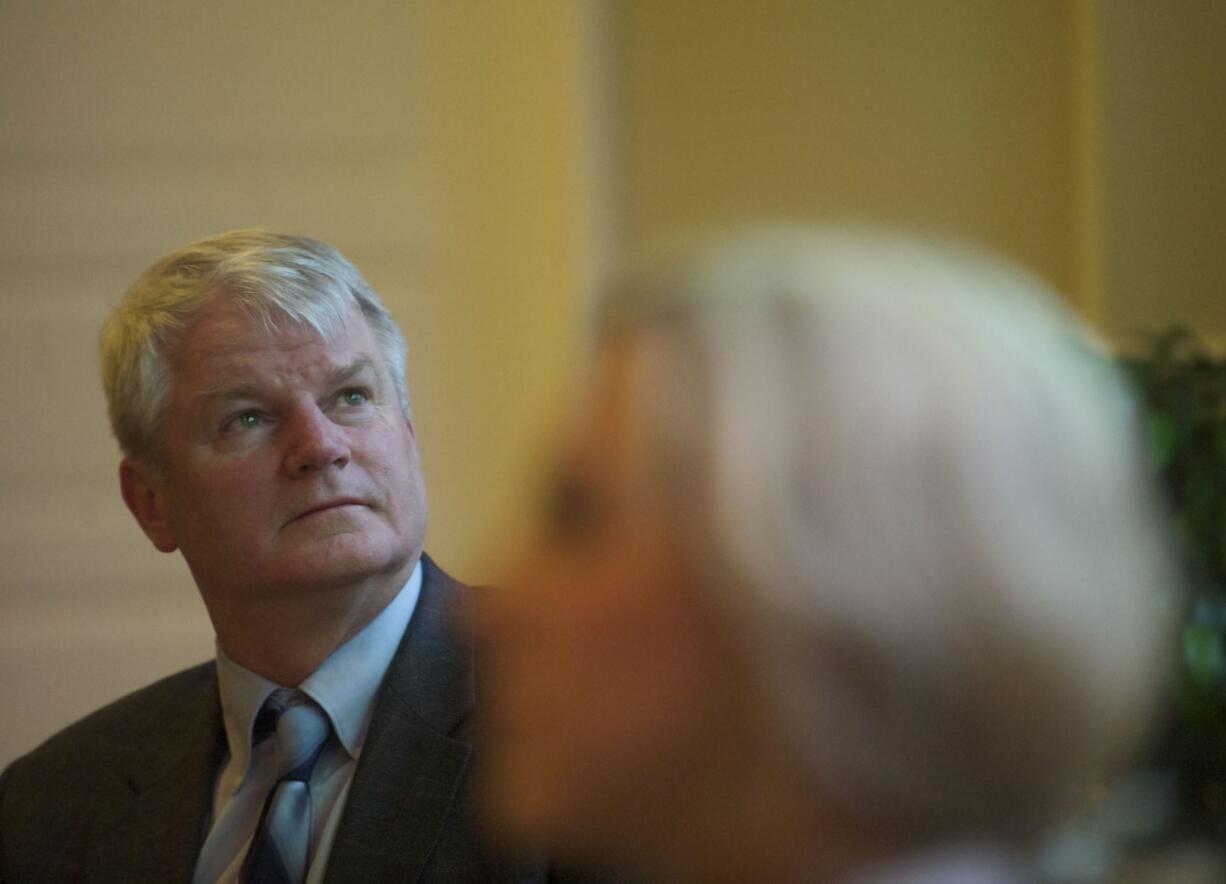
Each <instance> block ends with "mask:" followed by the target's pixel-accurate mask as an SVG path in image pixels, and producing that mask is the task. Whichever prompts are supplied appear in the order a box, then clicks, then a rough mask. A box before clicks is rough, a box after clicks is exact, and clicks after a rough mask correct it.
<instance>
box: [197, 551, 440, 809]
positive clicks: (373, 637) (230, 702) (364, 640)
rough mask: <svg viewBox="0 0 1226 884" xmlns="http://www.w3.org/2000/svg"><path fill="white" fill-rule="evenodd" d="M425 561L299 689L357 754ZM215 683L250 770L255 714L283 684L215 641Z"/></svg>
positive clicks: (240, 760) (232, 740)
mask: <svg viewBox="0 0 1226 884" xmlns="http://www.w3.org/2000/svg"><path fill="white" fill-rule="evenodd" d="M421 581H422V573H421V561H420V560H419V561H418V563H417V564H416V566H414V568H413V573H412V575H410V577H409V580H408V582H407V583H406V584H405V585H404V586H403V587H402V588H401V590H400V592H399V593H397V594H396V597H395V598H394V599H392V601H391V602H389V603H388V605H387V607H385V608H384V609H383V610H382V611H381V612H379V614H378V615H377V616H376V617H375V618H374V619H373V620H371V621H370V622H369V623H367V624H366V625H365V626H364V627H362V629H361V630H359V631H358V633H357V634H356V635H354V636H353V637H352V638H350V639H349V640H348V641H347V642H345V643H344V644H343V645H341V646H340V647H339V648H337V649H336V650H335V651H333V652H332V654H331V655H329V657H328V658H327V659H326V660H324V662H323V663H322V664H321V665H320V667H319V668H318V669H316V670H315V672H313V673H312V674H311V675H310V676H308V677H307V679H306V680H305V681H303V682H302V684H301V685H299V686H298V689H299V690H301V691H302V692H303V693H305V694H306V695H307V696H309V697H310V698H311V699H312V700H314V701H315V702H316V703H318V704H319V706H320V708H322V709H323V710H324V712H325V714H327V716H328V718H329V720H330V721H331V722H332V730H333V732H334V733H335V734H336V736H337V739H338V740H339V741H340V744H341V746H343V747H344V749H345V751H346V752H347V753H348V754H349V757H350V758H353V759H356V758H357V757H358V756H359V755H360V754H361V752H362V744H363V742H365V740H366V731H367V729H368V728H369V727H370V719H371V716H372V715H373V713H374V702H375V695H376V694H377V693H378V692H379V686H380V685H381V684H382V683H383V676H384V675H385V674H386V673H387V667H388V666H389V665H390V664H391V662H392V657H393V656H395V654H396V649H397V648H398V647H399V646H400V640H401V639H402V638H403V637H404V633H405V630H406V629H407V628H408V625H409V620H410V619H411V618H412V616H413V611H414V610H415V609H416V607H417V599H418V597H419V596H420V595H421ZM217 683H218V688H219V689H220V692H221V711H222V718H223V720H224V722H225V729H226V743H227V744H228V746H229V749H230V758H231V760H232V762H233V763H234V765H235V766H236V767H237V769H238V770H242V771H244V772H245V773H244V776H243V777H242V779H241V780H240V782H239V785H240V786H241V784H242V782H245V781H246V779H247V775H248V774H250V763H251V749H252V746H251V737H252V733H251V732H252V728H253V726H254V724H255V717H256V715H257V714H259V711H260V709H261V707H263V705H264V701H265V700H267V699H268V695H269V694H271V693H272V692H273V691H275V690H276V689H277V688H278V687H280V686H279V685H277V684H276V683H274V682H272V681H269V680H268V679H266V678H264V677H263V676H262V675H257V674H256V673H254V672H252V671H251V670H250V669H247V668H246V667H245V666H242V665H240V664H238V663H236V662H234V661H233V660H232V659H230V657H229V656H228V655H227V654H226V652H225V651H223V650H222V649H221V646H220V645H219V646H218V647H217Z"/></svg>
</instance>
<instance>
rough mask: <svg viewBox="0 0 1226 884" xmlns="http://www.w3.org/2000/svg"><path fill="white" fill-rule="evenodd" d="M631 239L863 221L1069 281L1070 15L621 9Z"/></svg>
mask: <svg viewBox="0 0 1226 884" xmlns="http://www.w3.org/2000/svg"><path fill="white" fill-rule="evenodd" d="M617 8H618V9H620V10H621V13H622V14H621V16H620V22H619V25H620V27H619V28H618V31H617V33H618V36H619V40H620V44H621V45H622V46H623V53H622V56H621V64H620V65H619V69H618V74H617V75H618V77H619V78H620V83H621V84H622V96H623V98H622V103H621V112H622V121H623V126H622V127H621V129H620V130H619V132H618V137H619V139H620V144H621V146H622V152H621V157H622V163H623V165H622V172H623V178H622V184H623V189H622V191H621V198H622V203H621V204H622V206H623V208H624V215H623V221H624V224H625V231H626V237H627V239H628V240H629V241H630V242H632V243H633V242H639V241H641V240H644V239H649V238H651V237H653V236H655V235H657V234H659V233H661V232H663V231H668V230H672V229H675V228H678V227H686V226H689V225H693V224H696V223H705V222H710V221H718V222H726V221H739V220H744V219H754V218H759V217H764V216H765V217H769V216H777V215H779V214H781V213H782V214H786V215H790V216H795V217H800V218H810V219H842V218H846V217H852V218H859V219H863V220H865V221H869V222H877V223H887V224H902V225H907V226H913V227H920V228H928V229H934V230H938V231H948V232H951V233H954V234H958V235H961V236H967V237H971V238H973V239H976V240H978V241H980V242H983V243H986V244H988V245H990V246H993V247H995V248H997V249H1001V250H1003V251H1004V252H1006V253H1008V254H1010V255H1012V256H1014V257H1015V258H1017V259H1018V260H1021V261H1023V262H1025V263H1026V264H1028V265H1031V266H1032V267H1034V268H1035V269H1037V270H1038V271H1039V272H1040V273H1041V274H1043V275H1044V276H1045V277H1046V278H1047V279H1048V280H1050V281H1051V282H1053V283H1054V284H1055V285H1057V286H1059V287H1060V288H1062V289H1064V290H1068V289H1069V288H1071V287H1072V285H1073V283H1074V280H1075V273H1074V262H1075V260H1076V257H1077V256H1076V254H1075V253H1074V252H1075V237H1074V236H1073V224H1074V220H1073V203H1072V196H1071V192H1072V188H1071V183H1072V175H1073V172H1074V169H1073V165H1072V161H1073V157H1074V148H1073V139H1074V136H1075V129H1074V125H1073V118H1072V115H1073V112H1074V109H1075V105H1074V100H1073V91H1072V88H1071V87H1072V84H1073V83H1074V79H1075V73H1076V67H1075V64H1074V48H1075V36H1076V35H1075V32H1074V28H1073V14H1072V13H1073V6H1072V5H1071V4H1070V3H1068V2H1067V0H1041V2H1026V3H1017V2H1013V0H989V2H967V0H862V2H854V3H834V2H830V3H814V2H806V0H796V2H774V3H766V4H760V3H743V2H738V0H672V2H668V3H658V2H654V0H627V2H625V3H621V4H618V5H617Z"/></svg>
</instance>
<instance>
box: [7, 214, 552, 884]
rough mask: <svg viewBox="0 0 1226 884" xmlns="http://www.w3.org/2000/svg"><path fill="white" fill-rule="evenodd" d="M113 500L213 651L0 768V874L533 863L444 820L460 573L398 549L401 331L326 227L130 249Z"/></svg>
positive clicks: (111, 353) (421, 526)
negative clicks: (179, 583) (180, 577)
mask: <svg viewBox="0 0 1226 884" xmlns="http://www.w3.org/2000/svg"><path fill="white" fill-rule="evenodd" d="M101 352H102V365H103V381H104V386H105V389H106V395H107V401H108V405H109V411H110V417H111V422H112V427H113V429H114V432H115V435H116V437H117V439H118V440H119V444H120V447H121V448H122V451H123V458H122V461H121V463H120V468H119V479H120V488H121V491H122V494H123V499H124V501H125V503H126V504H127V505H128V508H129V509H130V510H131V512H132V514H133V516H134V517H135V518H136V520H137V522H138V523H139V524H140V526H141V528H142V529H143V530H144V532H145V534H146V535H147V536H148V538H149V540H150V541H151V542H152V543H153V545H154V546H155V547H156V548H157V549H158V550H160V551H162V552H166V553H170V552H174V551H175V550H178V551H180V552H181V553H182V554H183V557H184V559H185V560H186V561H187V564H188V566H189V568H190V570H191V573H192V576H193V578H194V580H195V582H196V584H197V587H198V589H199V591H200V595H201V598H202V599H203V601H204V603H205V606H206V607H207V609H208V613H209V616H210V618H211V620H212V622H213V625H214V627H215V629H216V634H217V654H216V660H215V661H210V662H208V663H205V664H202V665H200V666H197V667H195V668H193V669H189V670H187V671H185V672H182V673H179V674H177V675H173V676H171V677H169V678H167V679H164V680H162V681H159V682H157V683H156V684H154V685H152V686H150V687H147V688H145V689H144V690H141V691H138V692H136V693H135V694H132V695H130V696H128V697H125V698H124V699H121V700H119V701H118V702H116V703H113V704H111V705H110V706H107V707H106V708H104V709H102V710H100V711H98V712H96V713H94V714H93V715H90V716H89V717H87V718H85V719H84V720H82V721H80V722H78V723H77V724H75V725H73V726H72V727H70V728H68V729H66V730H65V731H63V732H61V733H60V734H58V735H56V736H54V737H52V738H51V739H50V740H48V741H47V742H46V743H45V744H43V745H42V746H41V747H39V748H38V749H36V750H35V751H34V752H32V753H31V754H29V755H27V756H26V757H24V758H22V759H19V760H18V761H16V762H14V763H13V765H12V766H11V767H10V768H9V769H8V770H6V771H5V772H4V775H3V780H2V781H0V880H3V881H5V882H8V884H20V882H26V881H117V882H118V881H123V882H132V881H183V882H187V881H193V882H196V884H213V882H233V881H238V882H244V884H245V882H266V881H267V882H271V881H277V882H292V884H302V882H304V881H305V882H320V881H327V882H341V881H355V882H359V881H360V882H380V881H444V880H445V881H448V882H485V881H494V880H499V881H503V880H512V879H513V880H515V881H545V880H547V879H550V880H557V878H556V876H554V875H551V874H549V873H548V872H547V871H546V869H545V868H544V867H543V866H540V867H539V868H529V867H525V866H522V865H517V866H511V865H510V864H509V863H508V862H506V861H505V860H504V859H503V858H499V857H496V856H495V855H494V854H492V853H491V852H490V850H489V849H488V848H487V846H486V844H485V843H484V842H483V840H482V838H481V836H480V833H479V832H477V831H476V829H475V827H474V825H473V824H472V821H471V819H470V812H469V798H468V789H467V780H468V775H469V769H470V759H471V755H472V751H473V746H472V742H473V740H472V726H471V714H470V713H471V712H472V707H473V703H474V672H473V649H472V647H471V645H470V643H469V639H468V637H467V636H466V635H465V634H464V633H463V631H462V630H461V629H460V628H459V627H458V626H457V624H456V623H455V622H454V621H455V620H456V618H455V616H454V615H455V613H456V611H457V609H460V608H463V607H464V606H465V605H466V604H467V599H468V598H469V596H470V595H471V590H470V589H469V588H467V587H465V586H463V585H461V584H459V583H457V582H456V581H454V580H452V579H451V578H450V577H448V576H447V575H446V574H444V573H443V571H441V570H440V569H439V568H438V566H437V565H435V564H434V563H433V562H432V561H431V560H430V558H429V557H428V556H426V555H424V554H423V552H422V544H423V537H424V533H425V527H426V496H425V488H424V485H423V482H422V476H421V466H420V462H419V459H418V451H417V439H416V432H415V428H414V424H413V420H412V413H411V411H410V407H409V394H408V386H407V383H406V380H405V344H404V339H403V337H402V335H401V332H400V330H399V329H398V328H397V326H396V324H395V322H394V321H393V320H392V318H391V317H390V316H389V314H388V313H387V311H386V310H385V308H384V307H383V305H382V303H381V302H380V300H379V298H378V296H377V295H376V294H375V293H374V291H373V290H372V289H371V288H370V286H369V285H368V284H367V283H366V281H365V280H364V279H363V278H362V276H361V275H360V274H359V273H358V271H357V269H356V268H355V267H354V266H353V265H352V264H350V263H349V261H347V260H346V259H345V258H344V257H343V256H342V255H341V254H340V253H339V252H337V251H336V250H335V249H333V248H331V247H330V246H327V245H325V244H323V243H321V242H317V241H315V240H311V239H307V238H304V237H296V236H287V235H282V234H278V233H269V232H263V231H253V230H246V231H235V232H231V233H224V234H220V235H217V236H213V237H210V238H207V239H204V240H201V241H199V242H196V243H193V244H191V245H188V246H186V247H184V248H183V249H180V250H179V251H176V252H174V253H172V254H170V255H168V256H167V257H165V258H163V259H161V260H160V261H158V262H156V263H155V264H154V265H153V266H152V267H150V268H149V269H148V270H147V271H146V272H145V273H144V274H143V275H142V276H141V277H140V278H139V279H138V280H137V282H136V283H135V284H134V285H133V286H132V288H131V289H130V290H129V292H128V293H127V295H126V296H125V298H124V299H123V301H122V302H121V304H120V305H119V307H118V308H117V309H116V310H115V312H114V313H113V315H112V316H111V318H110V320H109V321H108V323H107V325H106V327H105V329H104V331H103V334H102V339H101Z"/></svg>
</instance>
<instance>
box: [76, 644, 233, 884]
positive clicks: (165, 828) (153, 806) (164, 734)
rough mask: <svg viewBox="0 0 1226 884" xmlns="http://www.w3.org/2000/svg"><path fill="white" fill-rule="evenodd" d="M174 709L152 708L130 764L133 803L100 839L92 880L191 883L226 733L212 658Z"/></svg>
mask: <svg viewBox="0 0 1226 884" xmlns="http://www.w3.org/2000/svg"><path fill="white" fill-rule="evenodd" d="M173 710H174V711H173V712H170V713H169V714H168V712H167V710H166V709H165V708H162V709H158V710H155V711H154V714H152V715H151V716H150V718H149V719H148V721H147V722H146V725H145V728H144V730H143V735H142V737H141V738H140V739H139V748H137V749H136V750H134V751H133V753H132V755H131V762H130V763H129V765H128V772H127V783H126V785H127V787H128V791H129V794H128V800H127V801H126V802H123V803H120V804H119V805H117V807H116V809H117V810H119V809H120V808H123V810H122V811H120V812H117V813H115V814H114V815H113V817H112V818H111V822H112V823H113V825H114V829H113V831H112V832H111V834H110V835H109V836H104V837H102V838H100V839H99V843H98V845H97V848H98V853H97V860H98V862H97V866H98V868H97V871H98V873H99V877H98V878H97V879H91V880H111V878H110V877H109V876H111V875H112V874H118V875H120V876H121V877H122V880H124V881H131V880H145V881H167V882H175V881H182V882H189V881H191V877H192V871H193V869H194V867H195V864H196V857H197V855H198V854H199V852H200V846H201V844H202V843H203V841H204V836H205V833H206V831H207V829H208V824H209V812H210V809H211V808H212V803H213V786H214V780H215V777H216V773H217V769H218V766H219V765H220V763H221V755H222V752H223V750H224V746H225V734H224V729H223V727H222V720H221V706H220V700H219V698H218V693H217V679H216V670H215V668H214V666H213V664H212V663H209V664H206V665H205V666H203V667H200V677H199V678H197V679H194V680H193V681H192V683H191V684H189V685H187V686H186V687H185V690H184V692H183V693H182V695H181V697H180V699H179V702H177V703H175V705H174V707H173Z"/></svg>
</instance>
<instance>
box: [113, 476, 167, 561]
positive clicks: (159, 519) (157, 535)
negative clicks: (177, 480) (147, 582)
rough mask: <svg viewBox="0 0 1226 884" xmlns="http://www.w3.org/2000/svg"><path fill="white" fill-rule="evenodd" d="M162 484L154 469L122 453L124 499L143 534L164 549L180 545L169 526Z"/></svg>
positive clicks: (121, 489) (120, 479)
mask: <svg viewBox="0 0 1226 884" xmlns="http://www.w3.org/2000/svg"><path fill="white" fill-rule="evenodd" d="M164 486H165V483H164V481H163V480H162V478H161V477H160V476H159V475H158V474H157V471H156V470H155V469H154V468H153V467H151V466H149V464H147V463H143V462H141V461H138V460H133V459H132V458H130V457H125V458H124V459H123V460H121V461H120V462H119V491H120V493H121V494H123V502H124V503H126V504H127V505H128V509H129V510H131V512H132V515H133V516H135V517H136V521H137V522H138V523H139V524H140V527H141V530H142V531H144V532H145V536H146V537H148V538H149V540H150V541H151V542H152V543H153V545H154V546H156V547H157V548H158V549H159V550H161V551H162V552H164V553H169V552H174V551H175V550H176V549H178V548H179V544H177V543H176V542H175V539H174V534H173V532H172V531H171V529H170V521H169V518H168V513H167V504H166V495H165V491H164V490H163V489H164Z"/></svg>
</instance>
